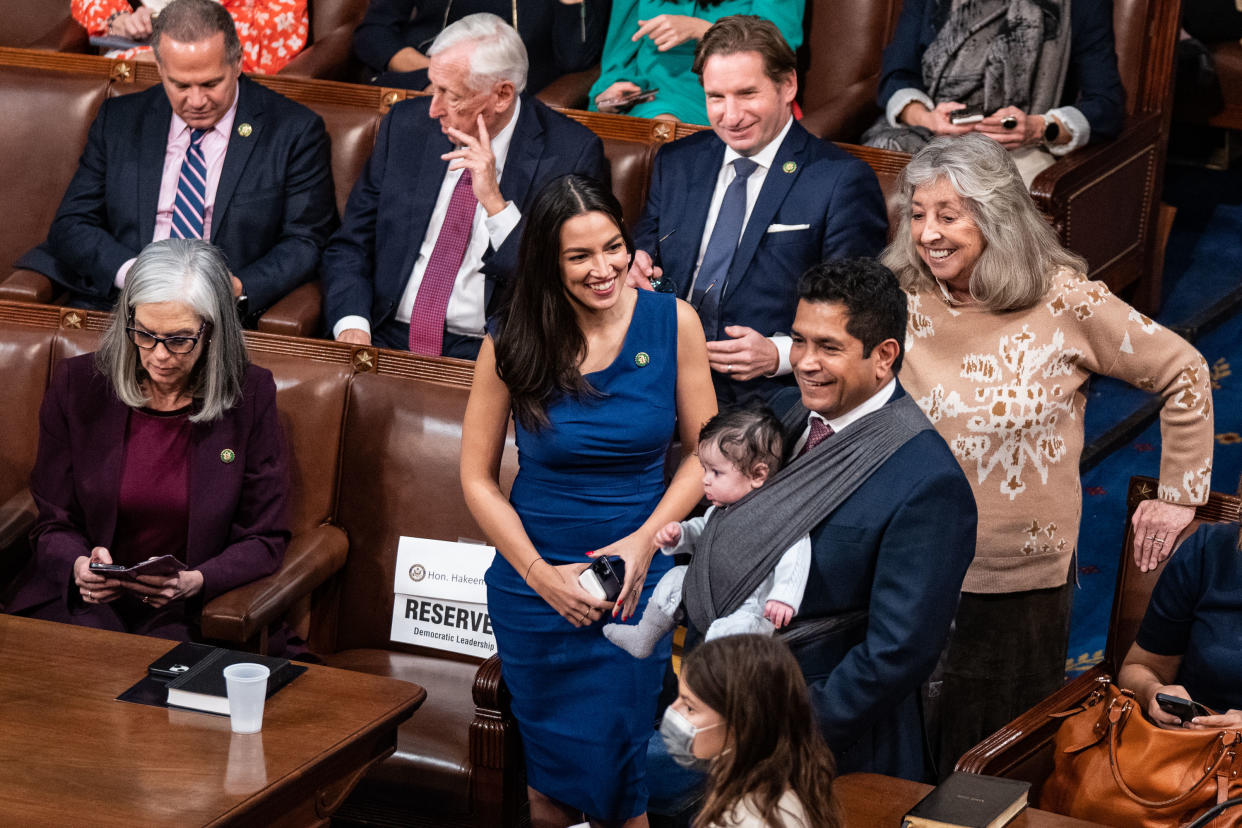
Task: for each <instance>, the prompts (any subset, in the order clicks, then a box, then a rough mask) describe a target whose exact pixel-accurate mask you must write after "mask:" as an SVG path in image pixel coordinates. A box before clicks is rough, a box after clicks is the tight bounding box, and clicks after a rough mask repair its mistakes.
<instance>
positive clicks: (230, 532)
mask: <svg viewBox="0 0 1242 828" xmlns="http://www.w3.org/2000/svg"><path fill="white" fill-rule="evenodd" d="M94 359H95V356H94V354H87V355H85V356H79V357H74V358H73V359H69V360H65V361H64V362H62V363H60V364H59V365H57V366H56V371H55V373H54V375H53V377H52V381H51V383H50V384H49V385H48V389H47V393H46V394H45V396H44V398H43V407H42V408H41V409H40V411H39V452H38V456H37V458H36V460H35V467H34V471H33V472H32V473H31V475H30V491H31V494H33V495H34V499H35V503H36V505H37V506H38V507H39V518H38V521H37V522H36V523H35V527H34V529H33V530H32V531H31V535H30V537H31V544H32V545H33V546H34V558H33V560H32V561H31V565H30V566H29V567H28V568H27V571H26V575H25V578H24V579H23V581H22V585H21V586H20V587H19V588H18V589H17V590H16V592H15V593H14V595H13V598H12V599H11V600H10V601H9V602H8V606H7V609H8V610H9V611H10V612H18V611H21V610H23V609H27V608H30V607H35V606H38V605H40V604H43V603H45V602H47V601H49V600H52V599H54V598H57V597H61V598H62V599H63V598H64V597H65V596H67V593H68V590H69V587H70V585H71V584H72V583H73V562H74V561H75V560H77V558H78V557H79V556H82V555H87V556H89V555H90V552H91V548H92V547H95V546H103V547H106V548H109V549H110V548H111V547H112V541H113V535H114V533H115V531H116V517H117V514H116V512H117V498H118V496H119V494H120V486H121V473H122V471H123V468H122V466H123V464H124V459H125V431H126V425H127V424H128V422H129V411H130V409H129V408H128V407H127V406H126V405H125V404H124V403H122V402H121V401H120V400H118V399H117V398H116V395H115V394H114V393H113V391H112V386H111V384H110V383H109V382H108V380H107V379H106V378H105V377H104V376H103V375H102V374H100V373H99V372H98V371H96V369H95V363H94ZM190 440H191V449H190V452H191V456H190V475H189V479H190V498H189V527H188V537H187V546H186V561H185V563H186V565H187V566H189V568H190V569H197V570H198V571H199V572H201V573H202V574H203V591H202V593H201V596H202V600H204V601H209V600H211V599H212V598H214V597H216V596H217V595H220V594H222V593H225V592H228V591H229V590H231V589H233V588H235V587H238V586H241V585H242V584H246V583H249V582H250V581H253V580H255V579H256V578H261V577H263V576H264V575H269V574H271V573H272V572H275V571H276V570H277V569H278V568H279V567H280V562H281V560H282V559H283V557H284V554H285V546H286V545H287V544H288V541H289V530H288V519H287V511H288V491H289V486H288V460H287V457H286V452H285V442H284V435H283V432H282V430H281V427H280V421H279V419H278V417H277V412H276V385H275V383H274V382H273V380H272V374H271V372H270V371H268V370H267V369H265V368H259V367H258V366H255V365H251V366H249V367H248V368H247V369H246V374H245V380H244V384H243V388H242V398H241V401H240V402H239V403H238V404H237V405H235V406H234V407H233V408H232V409H230V410H229V411H228V412H226V413H225V414H224V416H223V417H222V418H221V419H219V420H216V421H215V422H212V423H198V424H195V425H194V426H193V429H192V432H191V438H190ZM224 449H232V450H233V452H234V454H235V456H236V459H235V460H234V461H233V462H230V463H225V462H224V461H223V460H221V458H220V452H221V451H223V450H224Z"/></svg>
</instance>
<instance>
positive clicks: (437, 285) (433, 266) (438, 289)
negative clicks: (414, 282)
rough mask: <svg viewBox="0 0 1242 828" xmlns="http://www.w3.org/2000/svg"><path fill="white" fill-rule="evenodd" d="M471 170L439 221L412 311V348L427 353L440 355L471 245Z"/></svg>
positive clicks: (465, 172) (463, 173) (463, 175)
mask: <svg viewBox="0 0 1242 828" xmlns="http://www.w3.org/2000/svg"><path fill="white" fill-rule="evenodd" d="M471 181H472V178H471V175H470V170H462V171H461V178H459V179H457V186H455V187H454V188H453V197H452V198H450V199H449V205H448V212H447V213H445V214H444V223H443V224H441V225H440V235H439V236H438V237H437V238H436V246H435V247H434V248H433V249H432V251H431V258H430V259H428V260H427V269H426V270H424V271H423V281H422V283H421V284H419V286H418V296H416V297H415V299H414V309H413V310H412V311H410V351H412V352H413V353H416V354H423V355H424V356H439V355H440V349H441V348H442V347H443V345H444V315H445V312H446V311H447V310H448V303H449V296H450V295H451V294H452V293H453V283H454V282H456V281H457V271H458V270H460V269H461V260H462V258H463V257H464V256H465V255H466V248H467V247H468V246H469V245H470V229H471V227H472V226H473V224H474V208H475V205H477V204H478V203H479V202H478V199H476V198H475V197H474V189H473V187H472V185H471Z"/></svg>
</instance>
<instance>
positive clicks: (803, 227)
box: [767, 224, 811, 233]
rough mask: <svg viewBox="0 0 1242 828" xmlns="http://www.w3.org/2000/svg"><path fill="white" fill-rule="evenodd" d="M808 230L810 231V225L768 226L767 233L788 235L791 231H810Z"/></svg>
mask: <svg viewBox="0 0 1242 828" xmlns="http://www.w3.org/2000/svg"><path fill="white" fill-rule="evenodd" d="M810 229H811V225H809V224H769V225H768V231H767V232H769V233H788V232H790V231H791V230H810Z"/></svg>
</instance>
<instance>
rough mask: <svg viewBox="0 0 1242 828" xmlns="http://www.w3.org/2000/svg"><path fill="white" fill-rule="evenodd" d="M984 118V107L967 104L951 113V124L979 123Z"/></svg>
mask: <svg viewBox="0 0 1242 828" xmlns="http://www.w3.org/2000/svg"><path fill="white" fill-rule="evenodd" d="M982 120H983V107H981V106H966V107H963V108H961V109H955V110H953V111H952V112H950V113H949V123H951V124H977V123H979V122H980V121H982Z"/></svg>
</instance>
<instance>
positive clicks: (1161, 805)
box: [1039, 683, 1242, 828]
mask: <svg viewBox="0 0 1242 828" xmlns="http://www.w3.org/2000/svg"><path fill="white" fill-rule="evenodd" d="M1056 715H1058V716H1062V717H1064V718H1065V721H1064V722H1063V723H1062V724H1061V728H1060V730H1058V731H1057V738H1056V757H1055V759H1054V762H1055V765H1054V768H1053V771H1052V775H1051V776H1049V777H1048V779H1047V781H1046V782H1045V783H1044V787H1043V791H1042V793H1041V794H1040V798H1039V807H1040V808H1041V809H1043V810H1045V811H1055V812H1056V813H1059V814H1066V815H1068V816H1073V817H1077V818H1079V819H1086V820H1091V821H1093V822H1099V823H1103V824H1104V825H1118V826H1126V828H1130V826H1133V827H1134V828H1176V826H1181V825H1185V824H1187V823H1189V822H1191V821H1193V820H1194V819H1195V818H1196V817H1197V816H1199V815H1200V814H1202V813H1204V812H1205V811H1206V810H1207V809H1208V808H1210V807H1212V806H1213V805H1215V804H1216V803H1218V802H1224V801H1225V800H1226V799H1229V798H1231V797H1234V796H1238V795H1240V794H1242V778H1239V772H1242V758H1239V756H1238V754H1239V752H1242V732H1239V731H1236V730H1184V731H1177V730H1165V729H1163V728H1161V727H1158V726H1157V725H1155V724H1152V723H1151V722H1150V721H1148V720H1147V718H1146V717H1145V716H1144V715H1143V711H1142V710H1140V709H1139V704H1138V702H1137V701H1135V699H1134V694H1133V693H1131V692H1130V691H1129V690H1119V689H1117V687H1116V686H1115V685H1113V684H1111V683H1110V684H1106V685H1104V686H1102V687H1100V688H1099V689H1097V690H1096V691H1095V692H1093V693H1092V694H1091V695H1090V696H1089V697H1088V698H1087V701H1086V702H1085V703H1084V704H1083V705H1082V706H1081V707H1077V708H1074V709H1072V710H1067V711H1065V712H1064V713H1060V714H1056ZM1239 825H1242V810H1240V809H1238V808H1235V809H1232V810H1228V811H1225V812H1224V813H1223V814H1221V815H1220V816H1219V817H1217V818H1216V819H1214V820H1213V821H1212V823H1211V826H1212V828H1236V826H1239Z"/></svg>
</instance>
